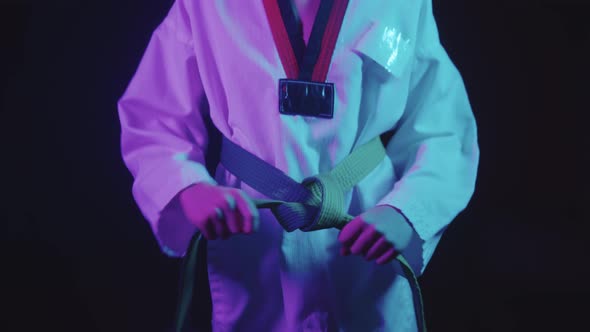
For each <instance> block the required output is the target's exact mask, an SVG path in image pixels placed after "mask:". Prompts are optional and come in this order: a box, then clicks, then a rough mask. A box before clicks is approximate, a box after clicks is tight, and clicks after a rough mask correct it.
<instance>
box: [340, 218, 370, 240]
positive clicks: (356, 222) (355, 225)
mask: <svg viewBox="0 0 590 332" xmlns="http://www.w3.org/2000/svg"><path fill="white" fill-rule="evenodd" d="M364 225H365V222H364V221H363V220H362V219H361V218H359V217H357V218H354V219H353V220H352V221H351V222H349V223H348V224H346V226H344V227H343V228H342V230H341V231H340V234H338V241H340V243H342V245H343V246H345V247H350V246H351V245H352V243H353V242H354V240H356V238H357V237H358V236H359V235H360V234H361V231H362V230H363V226H364Z"/></svg>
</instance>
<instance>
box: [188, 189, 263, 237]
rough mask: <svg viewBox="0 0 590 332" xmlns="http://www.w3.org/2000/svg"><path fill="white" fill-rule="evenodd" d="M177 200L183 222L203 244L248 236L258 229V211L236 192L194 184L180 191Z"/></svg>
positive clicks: (234, 190) (240, 191) (238, 190)
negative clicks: (196, 232)
mask: <svg viewBox="0 0 590 332" xmlns="http://www.w3.org/2000/svg"><path fill="white" fill-rule="evenodd" d="M179 200H180V205H181V206H182V210H183V211H184V214H185V216H186V217H187V219H188V220H189V221H190V222H191V223H192V224H194V225H195V226H197V228H198V229H199V230H200V231H201V233H203V236H205V238H206V239H207V240H215V239H217V238H222V239H227V238H228V237H229V236H231V235H234V234H239V233H243V234H250V233H252V231H253V230H256V229H257V228H258V223H259V215H258V210H257V209H256V206H255V205H254V202H253V201H252V200H251V199H250V198H249V197H248V195H247V194H246V193H245V192H243V191H242V190H240V189H236V188H230V187H222V186H216V185H211V184H208V183H198V184H195V185H192V186H190V187H188V188H186V189H184V190H183V191H181V192H180V194H179Z"/></svg>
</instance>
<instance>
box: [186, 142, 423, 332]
mask: <svg viewBox="0 0 590 332" xmlns="http://www.w3.org/2000/svg"><path fill="white" fill-rule="evenodd" d="M385 157H386V153H385V148H384V147H383V143H382V142H381V140H380V137H376V138H374V139H373V140H371V141H370V142H368V143H366V144H364V145H362V146H360V147H359V148H357V149H356V150H354V151H353V152H352V153H351V154H350V155H349V156H348V157H346V158H345V159H344V160H343V161H342V162H340V163H339V164H338V165H337V166H336V167H335V168H334V169H333V170H332V171H330V172H328V173H324V174H320V175H317V176H313V177H310V178H307V179H305V180H304V181H303V182H302V183H301V184H299V183H297V182H295V181H294V180H292V179H291V178H289V177H288V176H287V175H285V174H284V173H282V172H281V171H280V170H278V169H276V168H274V167H272V166H271V165H269V164H268V163H266V162H265V161H263V160H262V159H260V158H258V157H256V156H255V155H253V154H251V153H250V152H248V151H246V150H244V149H243V148H241V147H240V146H238V145H236V144H234V143H233V142H231V141H230V140H228V139H226V138H225V137H224V140H223V146H222V154H221V163H222V164H223V165H224V166H225V168H226V169H227V170H228V171H229V172H231V173H233V174H234V175H236V176H237V177H238V178H239V179H241V180H242V181H244V182H245V183H247V184H248V185H249V186H251V187H252V188H254V189H256V190H257V191H259V192H261V193H263V194H265V195H266V196H268V197H271V198H279V199H256V200H254V203H255V204H256V207H257V208H259V209H262V208H268V209H270V210H271V211H272V212H273V214H274V215H275V217H276V219H277V221H278V222H279V223H280V224H281V225H282V226H283V227H284V228H285V229H286V230H287V231H293V230H294V229H300V230H303V231H314V230H319V229H326V228H337V229H342V228H343V227H344V226H345V225H346V224H347V223H348V222H350V221H351V220H352V219H354V217H353V216H351V215H349V214H346V213H345V210H346V204H345V193H346V192H348V191H349V190H351V189H352V188H353V187H354V186H355V185H356V184H357V183H358V182H360V181H361V180H362V179H363V178H364V177H365V176H367V175H368V174H369V173H370V172H371V171H372V170H374V169H375V167H377V165H378V164H379V163H380V162H381V161H382V160H383V158H385ZM285 188H287V189H285ZM201 241H203V242H204V241H205V240H203V238H202V234H201V233H200V232H197V233H196V234H195V235H194V236H193V238H192V240H191V243H190V244H189V249H188V251H187V254H186V256H185V258H184V262H183V264H184V267H183V278H182V281H181V294H180V298H179V302H178V307H177V308H178V310H177V314H176V329H175V331H177V332H183V330H184V328H185V326H186V319H187V316H188V310H189V308H190V304H191V301H192V294H193V287H194V284H195V281H196V277H197V275H196V272H195V271H196V267H197V255H198V250H199V246H200V242H201ZM395 259H396V260H397V261H398V262H399V263H400V265H401V267H402V270H403V272H404V275H405V277H406V278H407V280H408V281H409V284H410V288H411V290H412V296H413V300H414V311H415V314H416V323H417V326H418V331H419V332H425V331H426V322H425V319H424V308H423V303H422V295H421V291H420V286H419V284H418V280H417V278H416V274H415V273H414V271H413V270H412V268H411V266H410V264H409V263H408V262H407V261H406V259H405V258H404V257H403V256H402V255H401V254H400V255H397V257H396V258H395Z"/></svg>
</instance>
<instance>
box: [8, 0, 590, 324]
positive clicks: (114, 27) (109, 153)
mask: <svg viewBox="0 0 590 332" xmlns="http://www.w3.org/2000/svg"><path fill="white" fill-rule="evenodd" d="M1 4H2V5H1V7H0V24H1V36H2V39H1V40H2V55H1V58H2V61H1V63H2V65H1V70H2V71H1V75H2V82H3V84H2V87H3V89H2V100H1V102H2V109H1V112H2V113H1V118H0V128H1V135H2V136H1V137H0V138H1V142H2V149H1V152H0V153H1V154H0V155H1V156H2V161H1V164H2V173H1V174H2V175H3V181H2V188H3V189H4V190H3V193H4V194H3V195H2V196H3V197H4V198H1V199H0V201H2V205H5V206H4V207H2V211H3V213H2V214H3V216H4V218H3V219H2V220H1V222H2V225H3V227H2V231H1V239H2V245H3V248H2V253H3V256H4V257H5V258H4V259H3V260H2V265H1V267H0V269H1V275H2V281H0V284H2V294H1V295H0V298H1V299H2V301H3V302H5V304H6V305H8V308H9V310H8V311H7V310H6V309H2V312H3V313H2V318H1V319H2V322H1V324H2V325H3V327H2V330H6V331H33V330H37V328H41V327H45V328H50V329H51V330H56V331H164V330H165V329H167V328H168V327H169V326H170V324H171V322H172V317H173V313H174V306H175V299H176V295H177V294H176V291H177V285H178V269H179V261H177V260H173V259H169V258H166V257H165V256H164V255H163V254H161V253H160V252H159V250H158V248H157V246H156V242H155V240H154V238H153V236H152V234H151V231H150V229H149V228H148V225H147V222H145V221H144V220H143V218H142V216H141V214H140V213H139V211H138V209H137V208H136V206H135V204H134V201H133V199H132V197H131V193H130V187H131V182H132V178H131V176H130V174H129V173H128V171H127V170H126V168H125V167H124V165H123V163H122V160H121V157H120V154H119V151H120V150H119V133H120V128H119V122H118V117H117V112H116V101H117V99H118V98H119V97H120V95H121V94H122V93H123V91H124V89H125V87H126V85H127V83H128V82H129V80H130V78H131V76H132V75H133V73H134V71H135V69H136V66H137V64H138V62H139V60H140V57H141V55H142V53H143V51H144V49H145V46H146V44H147V41H148V38H149V37H150V34H151V32H152V30H153V29H154V28H155V26H156V25H157V24H158V23H159V22H160V21H161V20H162V18H163V16H164V15H165V14H166V12H167V10H168V8H169V7H170V5H171V0H162V1H146V0H142V1H140V0H134V1H131V0H129V1H123V0H120V1H91V2H85V1H59V0H58V1H45V2H39V3H34V4H33V3H32V2H28V1H24V0H23V1H2V2H1ZM589 9H590V6H589V4H588V2H585V1H565V0H564V1H541V0H520V1H516V0H512V1H509V0H504V1H470V0H445V1H442V0H438V1H437V0H435V12H436V16H437V19H438V22H439V28H440V32H441V39H442V41H443V44H444V45H445V46H446V48H447V50H448V52H449V53H450V55H451V57H452V59H453V60H454V62H455V63H456V64H457V66H458V67H459V69H460V70H461V72H462V74H463V76H464V79H465V82H466V85H467V89H468V91H469V94H470V98H471V102H472V105H473V109H474V112H475V115H476V117H477V120H478V125H479V142H480V147H481V166H480V172H479V178H478V185H477V190H476V193H475V195H474V197H473V200H472V202H471V204H470V206H469V207H468V209H467V210H465V211H464V212H463V213H462V214H461V215H460V216H459V217H458V218H457V220H456V221H455V222H454V223H453V224H452V225H451V227H450V228H449V229H448V231H447V233H446V235H445V236H444V238H443V240H442V242H441V244H440V246H439V249H438V251H437V252H436V253H435V255H434V257H433V260H432V262H431V263H430V266H429V267H428V269H427V271H426V273H425V275H424V276H423V277H422V278H421V283H422V286H423V291H424V298H425V303H426V313H427V319H428V324H429V327H430V331H435V332H436V331H525V330H526V331H528V330H531V331H533V330H534V331H568V330H572V329H573V328H574V327H577V326H580V327H583V326H584V323H585V325H588V323H587V320H586V317H585V315H587V312H589V309H590V305H589V303H590V300H589V298H590V285H589V282H588V280H589V277H590V273H589V271H590V269H588V268H587V264H588V261H589V260H588V255H587V254H588V253H589V250H588V249H589V247H590V245H589V244H588V235H587V231H588V229H589V227H588V226H587V224H588V223H589V222H590V212H589V211H590V210H588V203H589V202H590V193H589V192H590V189H589V188H590V176H589V175H588V174H589V173H588V170H589V166H590V161H589V159H590V158H589V153H590V142H589V141H590V139H589V137H590V135H588V130H589V129H588V123H587V121H586V119H587V116H586V113H587V112H588V111H590V107H589V106H588V97H589V94H590V93H589V92H588V88H589V87H590V83H588V77H590V66H589V64H588V62H589V60H590V50H589V49H590V47H589V46H590V11H589ZM8 326H11V327H10V328H8ZM584 329H585V328H582V330H584Z"/></svg>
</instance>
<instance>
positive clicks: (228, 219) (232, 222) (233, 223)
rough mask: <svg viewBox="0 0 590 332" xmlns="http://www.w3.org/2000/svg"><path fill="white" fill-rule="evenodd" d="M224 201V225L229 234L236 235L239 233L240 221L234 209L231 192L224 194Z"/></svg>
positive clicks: (234, 204) (233, 198) (234, 199)
mask: <svg viewBox="0 0 590 332" xmlns="http://www.w3.org/2000/svg"><path fill="white" fill-rule="evenodd" d="M225 201H226V202H227V205H226V206H225V207H224V208H225V209H224V211H223V212H224V213H225V224H226V226H227V228H228V230H229V232H230V234H237V233H239V232H240V231H241V228H242V225H241V223H242V221H241V216H240V215H239V213H238V210H237V209H236V204H237V202H236V198H235V197H233V196H232V193H231V192H228V193H226V194H225Z"/></svg>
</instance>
